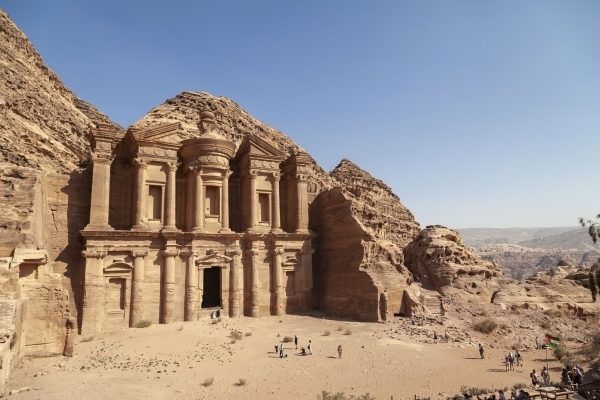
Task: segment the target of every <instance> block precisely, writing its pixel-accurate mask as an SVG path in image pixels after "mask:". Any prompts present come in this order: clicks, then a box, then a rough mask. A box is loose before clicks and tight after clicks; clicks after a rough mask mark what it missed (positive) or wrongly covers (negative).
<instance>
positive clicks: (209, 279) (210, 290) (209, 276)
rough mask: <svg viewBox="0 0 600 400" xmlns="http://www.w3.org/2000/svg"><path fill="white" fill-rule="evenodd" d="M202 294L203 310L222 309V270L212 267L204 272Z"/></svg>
mask: <svg viewBox="0 0 600 400" xmlns="http://www.w3.org/2000/svg"><path fill="white" fill-rule="evenodd" d="M203 280H204V281H203V283H204V285H203V288H204V291H203V292H202V305H201V307H202V308H214V307H221V268H219V267H212V268H207V269H205V270H204V278H203Z"/></svg>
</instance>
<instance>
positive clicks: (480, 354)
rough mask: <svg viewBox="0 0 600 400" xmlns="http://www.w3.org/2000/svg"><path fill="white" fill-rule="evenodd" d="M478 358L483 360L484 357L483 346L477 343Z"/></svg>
mask: <svg viewBox="0 0 600 400" xmlns="http://www.w3.org/2000/svg"><path fill="white" fill-rule="evenodd" d="M479 356H480V357H481V358H485V357H484V355H483V346H482V345H481V343H479Z"/></svg>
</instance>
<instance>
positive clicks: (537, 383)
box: [529, 369, 540, 386]
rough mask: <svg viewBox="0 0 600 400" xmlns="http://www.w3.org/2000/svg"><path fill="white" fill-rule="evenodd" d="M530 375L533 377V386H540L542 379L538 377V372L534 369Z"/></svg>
mask: <svg viewBox="0 0 600 400" xmlns="http://www.w3.org/2000/svg"><path fill="white" fill-rule="evenodd" d="M529 376H530V377H531V384H532V385H533V386H538V385H539V384H540V379H539V378H538V375H537V372H535V369H534V370H533V371H531V373H530V374H529Z"/></svg>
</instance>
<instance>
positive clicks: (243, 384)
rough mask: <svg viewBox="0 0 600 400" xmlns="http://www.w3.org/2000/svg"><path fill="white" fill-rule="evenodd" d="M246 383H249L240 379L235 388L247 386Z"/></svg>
mask: <svg viewBox="0 0 600 400" xmlns="http://www.w3.org/2000/svg"><path fill="white" fill-rule="evenodd" d="M246 383H248V382H247V381H246V380H245V379H243V378H240V379H238V381H237V382H236V383H235V386H246Z"/></svg>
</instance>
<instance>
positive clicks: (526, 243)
mask: <svg viewBox="0 0 600 400" xmlns="http://www.w3.org/2000/svg"><path fill="white" fill-rule="evenodd" d="M458 231H459V232H460V234H461V236H462V237H463V239H464V241H465V242H466V243H467V244H468V245H469V246H472V247H473V248H475V249H476V250H477V251H478V252H479V254H480V255H481V256H482V257H483V258H484V259H487V260H490V261H493V262H495V263H496V264H498V265H500V266H501V267H502V269H503V270H504V272H505V273H507V274H508V275H510V276H512V277H513V278H516V279H526V278H528V277H530V276H533V275H535V274H536V273H537V272H539V271H546V270H548V269H551V268H554V267H556V265H557V264H558V263H567V264H570V265H574V266H581V267H589V266H591V265H592V264H594V263H595V262H596V261H597V260H598V259H599V258H600V244H594V243H593V242H592V240H591V239H590V237H589V236H588V234H587V230H586V229H583V228H581V227H572V226H569V227H552V228H468V229H459V230H458Z"/></svg>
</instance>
